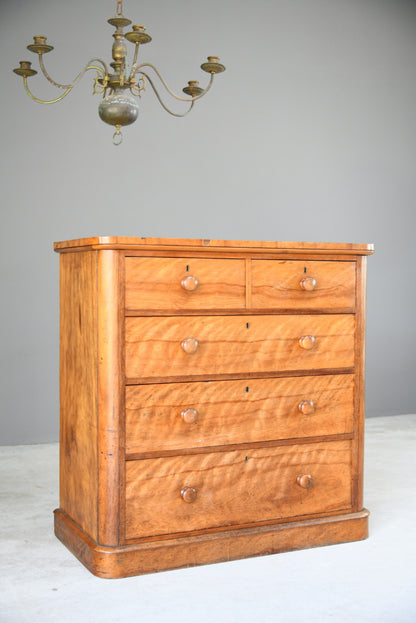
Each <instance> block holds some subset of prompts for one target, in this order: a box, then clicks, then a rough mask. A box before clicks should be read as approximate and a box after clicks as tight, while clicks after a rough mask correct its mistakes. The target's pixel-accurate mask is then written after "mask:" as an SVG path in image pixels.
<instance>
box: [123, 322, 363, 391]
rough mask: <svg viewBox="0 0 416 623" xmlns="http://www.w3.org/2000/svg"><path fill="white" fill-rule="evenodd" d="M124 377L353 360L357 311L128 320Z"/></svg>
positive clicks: (327, 364)
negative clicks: (355, 312)
mask: <svg viewBox="0 0 416 623" xmlns="http://www.w3.org/2000/svg"><path fill="white" fill-rule="evenodd" d="M125 323H126V324H125V339H126V346H125V354H126V376H127V378H128V379H140V378H141V377H169V376H189V375H192V376H193V375H220V374H236V373H244V374H250V373H261V372H274V371H287V370H311V369H313V368H317V369H321V368H349V367H352V366H353V365H354V327H355V320H354V316H353V315H348V314H331V315H322V314H321V315H319V314H316V315H306V314H305V315H299V316H288V315H280V316H274V315H270V316H267V315H266V316H264V315H262V316H261V315H259V316H244V317H242V316H188V317H182V316H168V317H161V318H152V317H128V318H126V319H125Z"/></svg>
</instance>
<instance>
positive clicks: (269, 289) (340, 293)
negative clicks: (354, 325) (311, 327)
mask: <svg viewBox="0 0 416 623" xmlns="http://www.w3.org/2000/svg"><path fill="white" fill-rule="evenodd" d="M252 272H253V274H252V281H253V286H252V289H253V294H252V301H253V303H252V304H253V307H254V308H260V309H267V308H270V309H276V310H279V309H288V308H293V309H297V310H298V309H311V310H312V309H317V310H319V309H322V308H328V309H332V310H333V311H336V310H340V309H341V310H346V309H348V310H349V311H351V312H353V311H354V308H355V262H327V261H326V262H325V261H322V262H320V261H299V260H294V261H293V260H292V261H289V260H253V262H252ZM307 278H309V279H311V280H312V279H313V280H315V281H316V285H315V286H314V287H313V288H312V289H308V288H309V287H311V286H309V282H307V283H305V284H304V285H305V287H302V281H303V280H304V279H307ZM312 283H313V282H312Z"/></svg>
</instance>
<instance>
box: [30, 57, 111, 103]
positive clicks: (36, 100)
mask: <svg viewBox="0 0 416 623" xmlns="http://www.w3.org/2000/svg"><path fill="white" fill-rule="evenodd" d="M91 60H94V59H91ZM95 60H100V59H95ZM90 62H91V61H89V63H90ZM89 69H95V70H96V71H98V72H100V73H102V74H103V75H104V76H105V74H104V72H103V69H102V67H97V65H89V64H88V65H87V66H86V67H84V69H83V70H82V71H81V72H80V73H79V74H78V76H77V77H76V78H75V80H74V82H73V83H72V84H68V85H67V86H66V87H62V85H60V86H61V87H62V88H65V92H64V93H62V95H60V96H59V97H56V98H55V99H53V100H42V99H40V98H38V97H35V96H34V95H33V93H31V91H30V89H29V87H28V85H27V76H23V85H24V87H25V90H26V93H27V94H28V95H29V96H30V97H31V98H32V100H34V101H35V102H39V104H55V103H56V102H60V101H61V100H62V99H63V98H64V97H65V96H66V95H68V93H70V92H71V91H72V89H73V88H74V86H75V85H76V84H77V83H78V82H79V81H80V80H81V78H82V76H83V75H84V74H85V73H86V72H87V71H88V70H89Z"/></svg>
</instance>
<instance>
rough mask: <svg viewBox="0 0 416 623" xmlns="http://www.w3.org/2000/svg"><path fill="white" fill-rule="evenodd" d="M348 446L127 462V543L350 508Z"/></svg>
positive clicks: (333, 444) (296, 447) (319, 445)
mask: <svg viewBox="0 0 416 623" xmlns="http://www.w3.org/2000/svg"><path fill="white" fill-rule="evenodd" d="M351 503H352V502H351V442H350V441H333V442H326V443H316V444H297V445H293V446H282V447H272V448H270V447H269V448H260V449H250V450H244V451H232V452H215V453H210V454H202V455H201V454H197V455H186V456H175V457H168V458H163V459H162V458H157V459H144V460H136V461H127V462H126V538H127V539H135V538H139V537H142V536H152V535H161V534H168V533H170V534H172V533H175V532H189V531H192V530H199V529H207V528H214V527H219V526H232V525H239V524H244V523H254V522H258V521H264V520H278V519H282V518H287V517H297V516H305V515H309V514H314V513H329V512H336V511H341V510H348V509H350V508H351Z"/></svg>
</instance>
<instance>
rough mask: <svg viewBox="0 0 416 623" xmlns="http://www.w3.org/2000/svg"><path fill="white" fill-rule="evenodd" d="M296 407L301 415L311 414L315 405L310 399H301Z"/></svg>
mask: <svg viewBox="0 0 416 623" xmlns="http://www.w3.org/2000/svg"><path fill="white" fill-rule="evenodd" d="M298 407H299V411H300V412H301V413H303V415H312V413H315V405H314V404H313V402H312V401H311V400H301V402H300V403H299V405H298Z"/></svg>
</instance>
